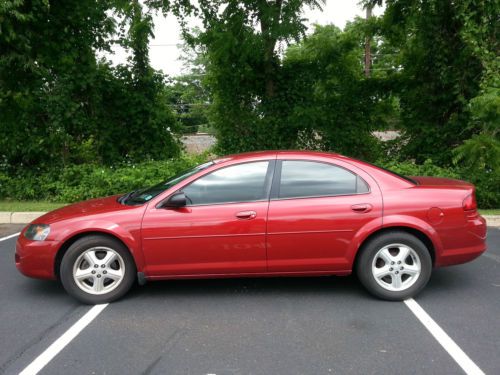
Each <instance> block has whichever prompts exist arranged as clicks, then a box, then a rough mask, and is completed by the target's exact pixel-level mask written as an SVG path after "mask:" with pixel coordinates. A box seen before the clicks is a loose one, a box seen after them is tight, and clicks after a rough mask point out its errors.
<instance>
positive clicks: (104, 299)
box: [60, 235, 136, 305]
mask: <svg viewBox="0 0 500 375" xmlns="http://www.w3.org/2000/svg"><path fill="white" fill-rule="evenodd" d="M135 275H136V267H135V263H134V260H133V258H132V256H131V254H130V252H129V251H128V249H127V248H126V247H125V246H124V245H123V244H122V243H121V242H119V241H118V240H116V239H113V238H110V237H106V236H102V235H90V236H86V237H83V238H80V239H79V240H77V241H76V242H75V243H73V244H72V245H71V246H70V247H69V249H68V251H67V252H66V253H65V254H64V257H63V259H62V262H61V267H60V279H61V282H62V285H63V286H64V289H66V291H67V292H68V293H69V294H70V295H71V296H73V297H75V298H76V299H78V300H79V301H81V302H83V303H86V304H91V305H95V304H101V303H108V302H112V301H115V300H117V299H119V298H120V297H122V296H123V295H124V294H125V293H127V292H128V291H129V290H130V288H131V287H132V285H133V283H134V280H135Z"/></svg>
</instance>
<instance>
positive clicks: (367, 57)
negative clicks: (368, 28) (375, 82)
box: [365, 4, 373, 78]
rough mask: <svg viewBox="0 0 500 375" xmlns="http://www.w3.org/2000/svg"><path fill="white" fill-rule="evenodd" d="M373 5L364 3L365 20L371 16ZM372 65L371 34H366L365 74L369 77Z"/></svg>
mask: <svg viewBox="0 0 500 375" xmlns="http://www.w3.org/2000/svg"><path fill="white" fill-rule="evenodd" d="M372 9H373V5H371V4H367V5H366V20H367V21H368V20H369V19H370V18H371V16H372ZM371 67H372V54H371V35H369V34H367V35H366V39H365V76H366V78H370V73H371Z"/></svg>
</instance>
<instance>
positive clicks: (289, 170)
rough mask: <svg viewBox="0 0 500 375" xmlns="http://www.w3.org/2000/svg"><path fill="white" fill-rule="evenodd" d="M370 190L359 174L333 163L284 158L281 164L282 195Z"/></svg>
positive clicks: (355, 192) (297, 196)
mask: <svg viewBox="0 0 500 375" xmlns="http://www.w3.org/2000/svg"><path fill="white" fill-rule="evenodd" d="M367 192H369V188H368V185H367V184H366V182H365V181H364V180H363V179H362V178H361V177H359V176H357V175H356V174H354V173H352V172H350V171H348V170H346V169H344V168H341V167H337V166H335V165H332V164H325V163H317V162H310V161H292V160H285V161H283V162H282V167H281V183H280V189H279V195H278V196H279V198H299V197H318V196H331V195H348V194H361V193H367Z"/></svg>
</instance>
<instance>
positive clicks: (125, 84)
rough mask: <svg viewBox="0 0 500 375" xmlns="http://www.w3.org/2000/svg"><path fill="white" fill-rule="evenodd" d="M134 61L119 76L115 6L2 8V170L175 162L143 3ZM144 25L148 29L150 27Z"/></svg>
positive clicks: (87, 1) (171, 124) (137, 15)
mask: <svg viewBox="0 0 500 375" xmlns="http://www.w3.org/2000/svg"><path fill="white" fill-rule="evenodd" d="M135 4H136V6H135V8H134V9H135V12H134V13H131V15H130V18H129V19H130V22H129V24H130V25H131V26H130V35H129V40H130V46H131V48H132V49H133V51H134V53H133V59H132V61H131V62H130V64H129V65H127V66H120V67H117V68H112V67H111V66H110V65H109V64H108V63H107V62H105V61H103V60H100V61H99V60H98V59H97V58H96V53H95V51H105V50H109V49H110V47H111V40H112V37H113V35H114V33H115V31H116V22H115V20H114V18H112V17H111V16H110V15H109V14H111V11H112V10H113V9H115V8H114V7H115V4H114V3H113V2H112V1H101V0H99V1H97V0H67V1H47V0H34V1H31V2H25V1H21V0H6V1H3V2H2V3H1V5H0V21H1V24H0V30H2V32H1V33H0V50H1V51H2V54H1V56H0V131H1V132H2V134H9V136H8V137H2V138H0V161H1V163H2V165H3V166H4V167H5V168H10V169H15V168H18V167H21V166H23V167H29V168H33V167H43V168H46V167H48V166H58V165H67V164H70V163H81V162H88V161H91V160H98V161H100V162H103V163H113V162H115V161H117V160H121V159H123V158H129V159H131V160H145V159H150V158H164V157H169V156H173V155H176V154H177V152H178V146H177V144H176V142H175V140H174V139H173V137H172V135H171V132H170V131H169V130H168V128H170V130H173V128H175V126H176V122H175V119H174V117H173V116H172V114H171V113H170V111H168V108H166V107H165V105H163V104H162V103H163V99H162V95H163V86H164V83H163V78H162V77H161V76H159V75H158V74H156V73H155V72H153V71H152V69H151V68H150V67H149V61H148V58H147V42H148V37H149V35H150V31H151V26H152V25H151V23H150V19H149V18H147V17H146V16H143V15H142V13H141V12H140V6H139V5H138V2H135ZM144 20H147V22H146V21H144Z"/></svg>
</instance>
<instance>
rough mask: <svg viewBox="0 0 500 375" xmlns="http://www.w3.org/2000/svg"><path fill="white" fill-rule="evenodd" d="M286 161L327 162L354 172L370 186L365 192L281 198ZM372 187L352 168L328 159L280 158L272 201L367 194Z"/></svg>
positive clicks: (276, 168) (277, 164) (272, 191)
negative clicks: (284, 163) (283, 170)
mask: <svg viewBox="0 0 500 375" xmlns="http://www.w3.org/2000/svg"><path fill="white" fill-rule="evenodd" d="M284 161H299V162H300V161H303V162H309V163H321V164H326V165H329V166H333V167H337V168H342V169H344V170H346V171H347V172H349V173H351V174H353V175H354V176H355V177H356V178H358V177H359V178H360V179H361V180H362V181H363V182H364V183H365V184H366V186H368V191H367V192H365V193H349V194H327V195H308V196H300V197H284V198H280V196H279V193H280V187H281V171H282V169H283V162H284ZM371 192H372V188H371V186H370V184H369V183H368V182H366V180H365V179H364V178H363V177H361V176H360V175H359V174H357V173H354V172H353V171H351V170H350V169H348V168H346V167H343V166H341V165H338V164H335V163H329V162H326V161H322V160H311V159H280V160H277V163H276V167H275V172H274V179H273V187H272V189H271V197H270V200H271V201H283V200H291V199H310V198H332V197H348V196H354V195H366V194H371Z"/></svg>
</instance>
